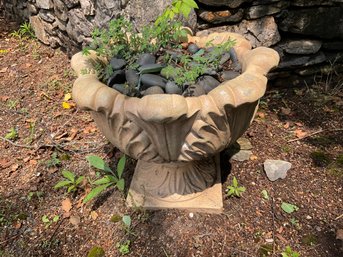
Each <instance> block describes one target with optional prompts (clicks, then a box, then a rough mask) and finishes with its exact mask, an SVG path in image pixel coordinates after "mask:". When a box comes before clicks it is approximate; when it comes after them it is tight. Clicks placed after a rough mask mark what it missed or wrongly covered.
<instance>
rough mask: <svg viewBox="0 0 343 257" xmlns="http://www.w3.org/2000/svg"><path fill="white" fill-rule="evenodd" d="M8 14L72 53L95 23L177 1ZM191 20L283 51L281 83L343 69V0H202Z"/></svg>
mask: <svg viewBox="0 0 343 257" xmlns="http://www.w3.org/2000/svg"><path fill="white" fill-rule="evenodd" d="M1 1H2V2H1V4H0V6H2V7H0V8H2V9H3V10H5V15H6V16H7V17H8V18H15V17H20V18H21V19H29V20H30V22H31V24H32V25H33V27H34V29H35V32H36V35H37V37H38V38H39V39H40V40H41V41H42V42H43V43H44V44H47V45H50V46H51V47H58V46H62V47H64V48H65V49H67V51H68V52H69V53H74V52H76V51H78V50H79V49H80V48H81V47H82V45H83V44H85V43H87V42H89V40H90V33H91V31H92V29H93V28H94V27H98V26H103V25H104V24H106V23H107V22H108V21H109V20H110V19H113V18H116V17H118V16H120V15H124V16H126V17H130V18H131V19H132V20H133V21H134V22H135V24H136V25H137V27H138V28H139V27H140V26H142V24H145V23H147V22H151V21H153V20H154V19H155V18H156V17H157V16H158V14H160V13H161V12H162V10H163V9H164V7H165V6H166V5H167V4H169V3H170V2H171V0H168V1H165V0H163V1H161V0H159V1H157V0H152V1H147V0H28V1H26V0H1ZM197 2H198V3H199V7H200V8H199V10H196V13H193V14H192V15H191V17H192V20H191V21H190V22H189V24H188V25H190V26H192V27H195V28H196V30H198V31H199V32H198V33H208V31H232V32H237V33H241V34H243V35H245V37H246V38H247V39H249V40H250V41H251V42H252V44H253V46H254V47H256V46H268V47H272V48H274V49H276V50H277V51H278V52H279V53H280V56H281V63H280V65H279V67H278V68H277V69H276V70H275V71H274V72H273V73H272V74H270V78H272V79H276V82H275V83H276V84H278V83H280V85H285V83H288V84H289V85H296V84H298V83H302V82H303V81H304V80H306V79H307V78H313V74H323V73H324V74H325V73H328V72H332V68H333V67H334V68H335V71H336V72H342V71H343V0H292V1H285V0H199V1H197Z"/></svg>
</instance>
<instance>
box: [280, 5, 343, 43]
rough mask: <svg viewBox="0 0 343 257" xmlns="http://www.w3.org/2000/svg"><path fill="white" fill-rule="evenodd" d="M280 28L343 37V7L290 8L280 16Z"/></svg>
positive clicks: (299, 32)
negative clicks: (284, 15) (284, 14)
mask: <svg viewBox="0 0 343 257" xmlns="http://www.w3.org/2000/svg"><path fill="white" fill-rule="evenodd" d="M278 25H279V29H281V30H283V31H288V32H292V33H296V34H302V35H311V36H317V37H319V38H327V39H331V38H343V8H340V7H327V8H323V7H320V8H307V9H300V10H299V9H298V10H288V11H287V15H286V17H282V18H280V22H279V23H278Z"/></svg>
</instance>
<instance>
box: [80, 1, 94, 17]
mask: <svg viewBox="0 0 343 257" xmlns="http://www.w3.org/2000/svg"><path fill="white" fill-rule="evenodd" d="M80 5H81V9H82V12H83V13H84V15H94V14H95V8H94V0H80Z"/></svg>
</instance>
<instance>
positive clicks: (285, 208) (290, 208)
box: [281, 202, 299, 214]
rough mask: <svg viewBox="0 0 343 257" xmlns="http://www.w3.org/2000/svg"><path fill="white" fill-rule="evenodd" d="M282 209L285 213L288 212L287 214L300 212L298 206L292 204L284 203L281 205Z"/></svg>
mask: <svg viewBox="0 0 343 257" xmlns="http://www.w3.org/2000/svg"><path fill="white" fill-rule="evenodd" d="M281 209H282V210H283V211H284V212H286V213H288V214H291V213H293V212H295V211H297V210H299V207H298V206H296V205H294V204H290V203H286V202H283V203H282V204H281Z"/></svg>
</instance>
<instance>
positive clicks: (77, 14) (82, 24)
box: [66, 9, 93, 43]
mask: <svg viewBox="0 0 343 257" xmlns="http://www.w3.org/2000/svg"><path fill="white" fill-rule="evenodd" d="M68 16H69V21H68V23H67V30H66V31H67V33H68V35H69V36H70V37H71V38H72V39H73V40H74V41H76V42H78V43H82V42H83V41H84V39H85V37H90V36H91V32H92V30H93V24H92V23H91V22H90V21H88V19H87V18H86V17H85V15H84V14H83V12H82V11H81V10H80V9H72V10H70V11H69V15H68Z"/></svg>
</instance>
